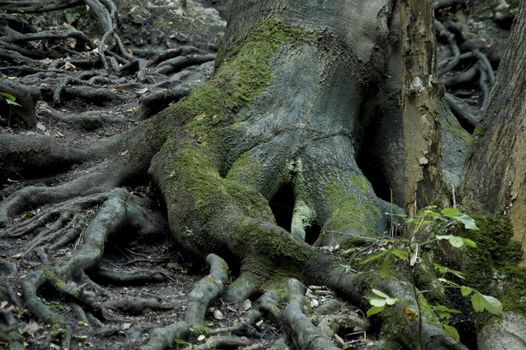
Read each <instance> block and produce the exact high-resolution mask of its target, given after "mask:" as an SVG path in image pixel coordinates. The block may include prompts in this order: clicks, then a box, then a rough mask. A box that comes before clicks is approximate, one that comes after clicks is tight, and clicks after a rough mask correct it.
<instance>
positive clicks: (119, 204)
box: [22, 189, 157, 343]
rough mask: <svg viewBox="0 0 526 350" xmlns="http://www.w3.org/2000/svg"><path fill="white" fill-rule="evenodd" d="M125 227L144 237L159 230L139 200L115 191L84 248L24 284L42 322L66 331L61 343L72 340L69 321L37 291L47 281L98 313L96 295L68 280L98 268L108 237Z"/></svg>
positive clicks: (89, 231) (93, 224)
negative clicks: (42, 298)
mask: <svg viewBox="0 0 526 350" xmlns="http://www.w3.org/2000/svg"><path fill="white" fill-rule="evenodd" d="M123 226H127V227H131V228H132V229H134V230H135V232H137V233H142V234H147V233H151V232H154V231H155V230H157V227H156V226H155V225H154V224H152V223H151V222H150V221H149V216H148V213H147V212H146V211H145V210H144V209H143V208H142V207H141V205H140V202H139V200H138V199H137V198H136V197H134V196H133V195H132V194H130V193H129V192H128V191H126V190H124V189H115V190H113V191H111V192H110V193H109V194H108V199H107V200H106V201H105V203H104V205H103V206H102V208H101V209H100V211H99V212H98V214H97V215H96V216H95V218H93V220H92V221H91V222H90V224H89V225H88V227H87V228H86V230H85V231H84V242H85V243H84V244H83V245H82V247H81V248H80V249H79V250H78V251H76V252H75V253H74V254H73V255H72V256H71V257H70V258H68V259H67V260H64V261H61V262H59V263H58V264H56V265H55V266H54V267H53V268H48V269H45V270H39V271H36V272H34V273H33V274H31V275H30V276H28V277H27V278H26V279H25V280H24V281H23V283H22V285H23V291H24V297H25V300H26V303H27V308H28V309H29V310H30V311H31V312H33V314H35V315H36V316H37V317H38V318H39V319H41V320H43V321H44V322H46V323H48V324H51V325H52V326H53V327H55V328H56V329H57V330H60V331H61V332H64V331H65V332H66V333H65V335H64V336H63V337H62V339H61V343H64V342H65V340H64V339H66V338H69V336H68V334H70V332H69V330H68V328H67V327H64V326H63V325H65V324H66V322H65V320H64V318H63V317H62V316H61V315H59V314H57V313H55V312H53V311H51V310H50V309H49V307H48V306H46V304H45V303H44V302H43V301H42V300H41V299H40V298H39V297H38V295H37V292H38V289H39V288H40V287H41V286H42V285H43V284H44V283H46V282H48V283H49V284H51V285H52V286H53V287H54V288H55V289H57V290H58V291H59V292H61V293H64V294H66V295H67V296H68V297H69V298H73V299H75V300H77V301H78V302H80V304H81V305H83V306H87V307H89V308H91V309H92V311H98V309H99V307H98V306H97V304H96V303H95V302H94V301H93V300H92V294H93V293H89V292H87V291H86V290H84V289H82V288H80V287H77V286H75V285H72V284H69V283H67V281H69V280H70V279H71V278H73V277H81V276H82V275H83V274H84V272H85V271H87V270H89V269H91V268H93V267H95V266H96V265H97V264H98V262H99V261H100V259H101V257H102V255H103V253H104V247H105V243H106V241H107V240H108V238H109V237H110V236H111V235H112V234H114V233H116V232H118V231H119V229H120V228H121V227H123ZM68 342H69V341H68Z"/></svg>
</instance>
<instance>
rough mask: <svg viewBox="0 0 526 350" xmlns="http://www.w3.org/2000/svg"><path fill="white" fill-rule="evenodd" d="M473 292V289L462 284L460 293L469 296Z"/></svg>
mask: <svg viewBox="0 0 526 350" xmlns="http://www.w3.org/2000/svg"><path fill="white" fill-rule="evenodd" d="M471 292H473V289H471V288H469V287H466V286H460V294H462V296H463V297H467V296H469V295H470V294H471Z"/></svg>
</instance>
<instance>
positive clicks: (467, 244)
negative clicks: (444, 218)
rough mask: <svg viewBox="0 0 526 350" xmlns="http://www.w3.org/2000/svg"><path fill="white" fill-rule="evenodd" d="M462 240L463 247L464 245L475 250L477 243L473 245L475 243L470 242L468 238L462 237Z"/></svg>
mask: <svg viewBox="0 0 526 350" xmlns="http://www.w3.org/2000/svg"><path fill="white" fill-rule="evenodd" d="M462 239H463V240H464V245H465V246H466V247H470V248H477V243H475V242H474V241H472V240H471V239H469V238H464V237H462Z"/></svg>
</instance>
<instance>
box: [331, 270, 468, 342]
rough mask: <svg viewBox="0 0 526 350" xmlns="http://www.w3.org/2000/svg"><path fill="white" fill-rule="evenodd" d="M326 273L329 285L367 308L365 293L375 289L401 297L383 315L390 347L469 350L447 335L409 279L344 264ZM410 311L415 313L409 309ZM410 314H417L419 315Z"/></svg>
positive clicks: (386, 340)
mask: <svg viewBox="0 0 526 350" xmlns="http://www.w3.org/2000/svg"><path fill="white" fill-rule="evenodd" d="M326 275H327V279H326V280H325V281H324V282H325V284H326V285H327V286H328V287H330V288H332V289H334V290H335V291H337V292H340V293H342V294H343V295H346V296H347V297H349V298H350V299H351V300H353V301H354V302H355V303H356V304H358V305H359V304H362V306H364V307H367V305H365V304H364V296H367V295H368V294H369V293H370V290H371V289H372V288H376V289H379V290H381V291H383V292H384V293H386V294H388V295H389V296H390V297H392V298H396V299H398V300H399V302H397V303H396V304H394V305H392V306H389V307H387V308H386V309H385V310H383V311H382V312H381V313H380V314H379V317H380V318H381V319H382V330H381V335H380V338H381V340H382V342H383V343H384V344H386V345H385V346H386V348H395V349H396V348H400V347H402V348H407V349H422V350H446V349H449V350H467V348H466V347H465V346H464V345H462V344H461V343H459V342H457V341H455V340H454V339H452V338H451V337H449V336H447V335H445V334H444V331H443V330H442V327H441V326H440V323H439V322H438V319H437V318H436V316H435V315H434V313H433V311H432V310H431V309H430V308H429V307H426V305H427V303H426V301H425V299H424V298H423V297H421V298H419V302H418V303H417V301H416V299H415V296H414V289H413V286H412V285H411V284H410V283H409V282H405V281H401V280H382V279H380V278H379V276H378V275H377V274H374V273H355V272H353V271H352V270H351V269H349V268H348V267H346V266H343V265H340V266H337V265H336V266H334V267H332V268H330V270H329V271H328V272H327V274H326ZM409 310H410V311H411V312H407V311H409ZM418 312H420V315H418ZM406 314H407V315H414V314H417V317H416V318H415V317H411V316H406ZM419 321H421V324H419ZM387 344H390V345H387ZM391 344H392V345H391Z"/></svg>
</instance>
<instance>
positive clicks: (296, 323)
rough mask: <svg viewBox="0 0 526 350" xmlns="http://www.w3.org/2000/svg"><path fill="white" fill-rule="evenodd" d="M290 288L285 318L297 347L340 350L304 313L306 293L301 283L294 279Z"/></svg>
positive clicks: (315, 349)
mask: <svg viewBox="0 0 526 350" xmlns="http://www.w3.org/2000/svg"><path fill="white" fill-rule="evenodd" d="M288 287H289V293H290V294H289V304H288V305H287V307H286V308H285V309H284V310H283V318H284V320H285V322H286V325H287V327H288V328H289V331H290V333H291V335H292V339H293V340H294V343H295V344H296V346H297V347H298V348H299V349H306V350H307V349H308V350H327V349H338V348H337V347H336V346H334V344H333V343H332V342H331V341H330V340H329V339H328V338H327V337H326V336H325V335H324V334H323V333H322V332H321V331H320V329H318V328H317V327H316V326H314V325H313V324H312V322H311V321H310V320H309V318H308V317H307V316H306V315H305V314H304V313H303V311H302V308H303V303H304V300H303V295H304V292H305V291H304V287H303V286H302V285H301V283H300V282H299V281H298V280H294V279H292V280H289V283H288Z"/></svg>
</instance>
